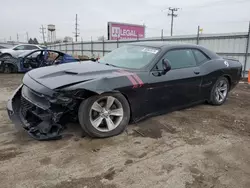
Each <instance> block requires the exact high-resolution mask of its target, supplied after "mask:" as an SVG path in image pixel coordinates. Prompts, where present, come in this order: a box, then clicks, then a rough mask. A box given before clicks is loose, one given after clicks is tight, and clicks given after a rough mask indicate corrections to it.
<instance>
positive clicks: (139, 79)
mask: <svg viewBox="0 0 250 188" xmlns="http://www.w3.org/2000/svg"><path fill="white" fill-rule="evenodd" d="M120 71H122V72H124V73H127V74H132V77H133V78H134V79H135V80H136V81H137V83H138V84H139V87H142V86H143V84H144V83H143V81H142V80H141V78H140V77H139V76H138V75H137V74H135V73H131V72H127V71H125V70H120Z"/></svg>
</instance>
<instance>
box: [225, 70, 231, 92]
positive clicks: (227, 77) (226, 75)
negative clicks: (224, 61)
mask: <svg viewBox="0 0 250 188" xmlns="http://www.w3.org/2000/svg"><path fill="white" fill-rule="evenodd" d="M223 77H225V78H226V79H227V80H228V84H229V90H230V89H231V85H232V78H231V76H230V75H228V74H225V75H223Z"/></svg>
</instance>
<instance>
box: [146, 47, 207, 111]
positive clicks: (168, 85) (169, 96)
mask: <svg viewBox="0 0 250 188" xmlns="http://www.w3.org/2000/svg"><path fill="white" fill-rule="evenodd" d="M163 59H166V60H168V61H169V63H170V65H171V70H170V71H168V72H167V73H166V74H165V75H162V74H158V73H161V72H162V71H163V67H162V60H163ZM150 80H151V83H150V85H149V87H148V98H149V106H150V107H149V108H148V109H149V113H154V112H159V111H168V110H169V111H171V110H172V109H176V108H179V107H182V106H183V107H184V106H187V105H189V104H191V103H194V102H195V101H197V99H198V97H199V94H200V85H201V81H202V77H201V76H200V70H199V67H198V66H197V63H196V59H195V56H194V54H193V52H192V49H174V50H170V51H167V52H166V53H165V55H164V56H163V57H162V58H161V59H160V61H159V62H158V63H157V64H156V65H155V67H154V68H153V69H152V71H151V72H150Z"/></svg>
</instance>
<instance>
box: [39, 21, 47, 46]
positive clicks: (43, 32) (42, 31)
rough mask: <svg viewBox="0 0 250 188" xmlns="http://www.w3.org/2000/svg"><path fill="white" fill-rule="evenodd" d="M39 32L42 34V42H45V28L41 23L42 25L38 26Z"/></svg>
mask: <svg viewBox="0 0 250 188" xmlns="http://www.w3.org/2000/svg"><path fill="white" fill-rule="evenodd" d="M40 30H41V31H40V33H42V36H43V43H44V44H45V32H46V28H45V27H43V25H42V27H41V28H40Z"/></svg>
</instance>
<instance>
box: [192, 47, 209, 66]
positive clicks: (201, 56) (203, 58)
mask: <svg viewBox="0 0 250 188" xmlns="http://www.w3.org/2000/svg"><path fill="white" fill-rule="evenodd" d="M193 52H194V55H195V57H196V59H197V63H198V65H201V64H202V63H205V62H206V61H208V60H209V58H208V57H207V56H206V55H205V54H203V53H202V52H201V51H199V50H193Z"/></svg>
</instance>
